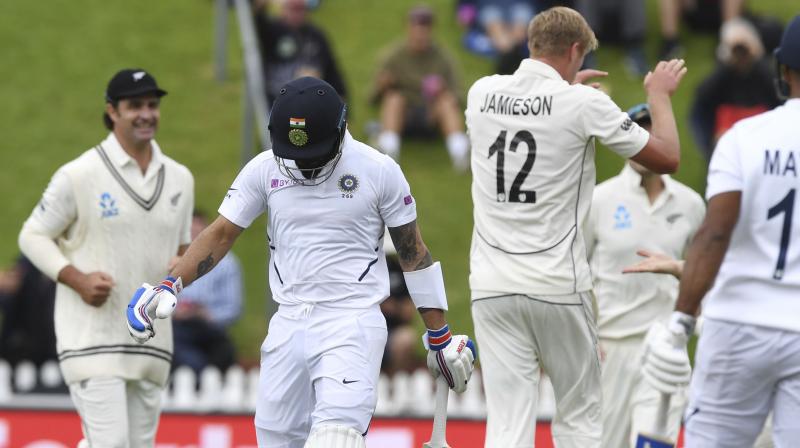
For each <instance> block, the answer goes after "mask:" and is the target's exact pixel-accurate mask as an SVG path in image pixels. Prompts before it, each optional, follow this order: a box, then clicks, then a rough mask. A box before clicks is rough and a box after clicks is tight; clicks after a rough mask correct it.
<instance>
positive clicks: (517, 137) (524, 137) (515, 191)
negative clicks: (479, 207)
mask: <svg viewBox="0 0 800 448" xmlns="http://www.w3.org/2000/svg"><path fill="white" fill-rule="evenodd" d="M507 133H508V132H507V131H506V130H502V131H500V135H498V136H497V139H496V140H495V141H494V143H492V146H490V147H489V158H490V159H491V158H492V156H493V155H495V154H497V202H506V200H508V202H519V203H524V204H535V203H536V192H535V191H533V190H530V191H525V190H522V183H523V182H524V181H525V178H527V177H528V174H529V173H530V171H531V168H533V163H534V162H535V161H536V140H535V139H534V138H533V135H532V134H531V133H530V132H528V131H525V130H522V131H519V132H517V133H516V134H514V138H512V139H511V144H510V145H509V146H508V150H509V151H511V152H516V151H517V147H518V146H519V144H520V143H525V146H527V147H528V155H527V157H525V162H524V163H523V164H522V167H521V168H520V170H519V172H518V173H517V175H516V176H515V177H514V182H513V183H512V184H511V190H510V191H509V193H508V196H507V197H506V175H505V149H506V134H507Z"/></svg>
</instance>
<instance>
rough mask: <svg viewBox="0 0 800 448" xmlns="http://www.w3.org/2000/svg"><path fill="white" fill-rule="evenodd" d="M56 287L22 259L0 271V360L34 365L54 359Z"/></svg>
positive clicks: (55, 357)
mask: <svg viewBox="0 0 800 448" xmlns="http://www.w3.org/2000/svg"><path fill="white" fill-rule="evenodd" d="M55 298H56V284H55V282H53V281H52V280H50V278H49V277H47V276H46V275H44V274H43V273H42V272H41V271H39V270H38V269H36V267H35V266H34V265H33V264H32V263H31V262H30V261H29V260H28V259H27V258H25V257H23V256H21V257H20V258H19V259H18V260H17V262H16V264H15V265H14V266H13V267H11V268H10V269H8V270H5V271H0V312H1V313H2V326H0V359H4V360H6V361H8V362H9V363H10V364H12V365H14V364H17V363H18V362H20V361H31V362H33V363H34V364H36V365H37V366H40V365H42V364H43V363H44V362H45V361H48V360H54V359H57V358H58V355H57V353H56V333H55V328H54V324H53V308H54V306H55Z"/></svg>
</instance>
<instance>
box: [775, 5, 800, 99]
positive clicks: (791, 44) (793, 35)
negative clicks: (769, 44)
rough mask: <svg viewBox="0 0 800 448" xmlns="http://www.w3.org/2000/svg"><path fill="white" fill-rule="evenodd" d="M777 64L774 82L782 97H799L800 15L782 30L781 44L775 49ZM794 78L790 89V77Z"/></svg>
mask: <svg viewBox="0 0 800 448" xmlns="http://www.w3.org/2000/svg"><path fill="white" fill-rule="evenodd" d="M775 59H776V62H777V64H778V69H777V73H776V76H777V79H776V84H777V88H778V95H780V96H781V97H783V98H789V97H791V98H796V97H800V15H797V16H795V17H794V18H793V19H792V21H791V22H789V25H787V26H786V29H785V30H784V31H783V37H782V38H781V45H780V46H779V47H778V48H776V49H775ZM792 77H793V78H794V90H792V84H793V83H792V82H791V81H790V79H791V78H792Z"/></svg>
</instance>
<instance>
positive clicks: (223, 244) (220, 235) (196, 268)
mask: <svg viewBox="0 0 800 448" xmlns="http://www.w3.org/2000/svg"><path fill="white" fill-rule="evenodd" d="M242 230H244V229H242V228H241V227H239V226H237V225H236V224H234V223H232V222H230V221H228V220H227V219H226V218H225V217H224V216H219V217H217V219H216V220H214V222H212V223H211V225H209V226H208V227H206V229H205V230H203V231H202V232H201V233H200V235H198V236H197V238H195V240H194V241H192V244H190V245H189V248H188V249H187V250H186V253H185V254H183V256H182V257H181V259H180V261H179V262H178V264H177V265H176V266H175V268H174V269H173V270H172V272H170V276H171V277H174V278H178V277H181V280H182V281H183V286H187V285H189V284H190V283H192V282H193V281H195V280H196V279H197V278H199V277H202V276H203V275H204V274H206V273H208V271H210V270H211V268H213V267H214V266H216V265H217V263H218V262H219V260H221V259H222V257H224V256H225V254H227V253H228V251H229V250H230V249H231V246H233V242H234V241H236V238H237V237H238V236H239V235H240V234H241V233H242Z"/></svg>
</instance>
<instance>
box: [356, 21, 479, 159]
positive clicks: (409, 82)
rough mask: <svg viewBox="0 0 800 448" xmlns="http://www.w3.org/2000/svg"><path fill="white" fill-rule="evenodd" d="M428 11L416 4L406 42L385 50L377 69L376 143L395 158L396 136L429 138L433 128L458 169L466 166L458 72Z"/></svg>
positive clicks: (374, 95)
mask: <svg viewBox="0 0 800 448" xmlns="http://www.w3.org/2000/svg"><path fill="white" fill-rule="evenodd" d="M434 21H435V20H434V15H433V11H431V9H430V8H428V7H427V6H416V7H414V8H412V9H411V10H410V11H409V13H408V25H407V28H406V37H405V40H403V41H401V42H398V43H396V44H394V45H393V46H391V47H390V48H388V49H387V50H385V56H384V58H383V60H382V61H381V62H380V63H379V65H378V71H377V75H376V77H375V83H374V89H373V93H372V100H373V102H374V103H377V104H378V105H379V106H380V124H381V126H380V133H379V134H378V135H377V140H376V142H375V145H376V146H377V148H378V149H379V150H380V151H382V152H383V153H385V154H388V155H389V156H391V157H392V158H394V159H395V160H398V159H399V158H400V143H401V136H418V137H430V136H432V135H434V134H435V133H436V131H437V130H438V131H439V132H441V134H442V135H443V136H444V138H445V144H446V146H447V152H448V153H449V154H450V159H451V161H452V163H453V166H454V167H455V168H456V169H457V170H458V171H466V170H467V169H468V167H469V139H468V138H467V136H466V134H465V133H464V115H463V113H462V111H461V109H462V108H463V107H462V106H461V101H460V99H459V97H458V92H461V85H460V82H459V74H458V72H459V70H458V67H457V66H456V64H455V62H454V60H453V58H452V57H451V56H450V55H449V54H448V53H447V52H445V51H444V49H442V48H441V47H440V46H439V45H437V44H436V43H435V42H434V40H433V35H432V32H433V25H434Z"/></svg>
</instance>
